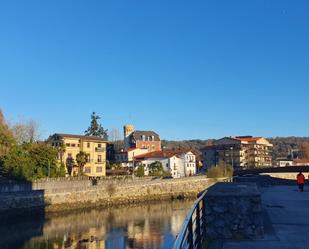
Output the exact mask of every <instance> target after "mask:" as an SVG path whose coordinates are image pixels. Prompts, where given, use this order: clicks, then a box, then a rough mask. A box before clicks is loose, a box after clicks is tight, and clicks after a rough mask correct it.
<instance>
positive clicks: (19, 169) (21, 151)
mask: <svg viewBox="0 0 309 249" xmlns="http://www.w3.org/2000/svg"><path fill="white" fill-rule="evenodd" d="M37 134H38V126H37V124H36V123H35V122H33V121H28V122H25V123H24V124H23V123H18V124H15V125H13V126H9V125H8V124H7V122H6V121H5V118H4V116H3V114H2V112H1V111H0V176H4V177H7V178H10V179H16V180H28V181H31V180H36V179H40V178H44V177H59V176H65V166H64V164H61V165H58V163H57V160H56V158H57V154H58V152H57V151H56V149H54V148H53V147H51V146H49V145H47V144H45V143H43V142H39V141H38V140H37Z"/></svg>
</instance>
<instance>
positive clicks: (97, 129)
mask: <svg viewBox="0 0 309 249" xmlns="http://www.w3.org/2000/svg"><path fill="white" fill-rule="evenodd" d="M99 119H100V116H98V115H96V113H95V112H93V113H92V114H91V121H90V126H89V127H88V129H87V130H85V135H86V136H95V137H100V138H103V139H104V140H108V134H107V132H108V130H104V128H103V127H102V125H101V124H100V123H99V122H98V120H99Z"/></svg>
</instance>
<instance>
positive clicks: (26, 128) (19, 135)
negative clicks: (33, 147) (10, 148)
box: [11, 120, 40, 144]
mask: <svg viewBox="0 0 309 249" xmlns="http://www.w3.org/2000/svg"><path fill="white" fill-rule="evenodd" d="M11 130H12V133H13V136H14V138H15V140H16V142H17V143H18V144H22V143H32V142H34V141H37V140H38V139H39V137H40V136H39V125H38V123H37V122H35V121H34V120H29V121H27V122H19V123H17V124H15V125H13V126H12V128H11Z"/></svg>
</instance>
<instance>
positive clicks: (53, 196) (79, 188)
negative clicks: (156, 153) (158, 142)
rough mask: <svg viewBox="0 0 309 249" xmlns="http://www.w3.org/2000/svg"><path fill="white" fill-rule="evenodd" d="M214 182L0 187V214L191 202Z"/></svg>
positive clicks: (102, 182)
mask: <svg viewBox="0 0 309 249" xmlns="http://www.w3.org/2000/svg"><path fill="white" fill-rule="evenodd" d="M212 184H214V181H211V180H209V179H206V177H205V176H202V177H188V178H182V179H151V178H145V179H135V180H132V179H127V178H117V179H104V180H99V181H98V182H96V184H95V185H94V184H93V182H92V181H91V180H87V179H79V180H75V179H58V180H55V179H52V180H45V181H39V182H34V183H28V184H27V183H20V184H18V183H13V182H12V183H4V184H0V186H1V185H2V186H1V187H0V212H1V211H6V210H17V209H32V208H42V207H43V208H44V210H45V211H47V212H49V211H60V210H66V209H72V208H83V207H89V206H98V205H100V206H107V205H114V204H127V203H132V202H141V201H151V200H161V199H171V198H187V197H190V198H195V197H196V195H197V194H198V193H199V192H200V191H202V190H204V189H205V188H207V187H209V186H211V185H212Z"/></svg>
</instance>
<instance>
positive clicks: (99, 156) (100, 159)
mask: <svg viewBox="0 0 309 249" xmlns="http://www.w3.org/2000/svg"><path fill="white" fill-rule="evenodd" d="M98 162H99V163H100V162H102V156H101V155H98Z"/></svg>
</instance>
